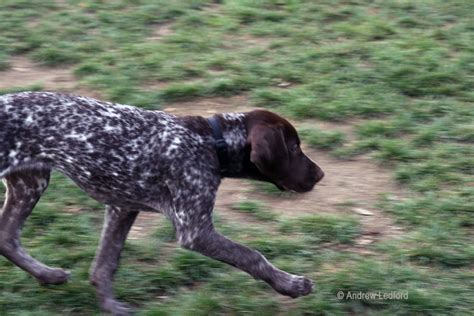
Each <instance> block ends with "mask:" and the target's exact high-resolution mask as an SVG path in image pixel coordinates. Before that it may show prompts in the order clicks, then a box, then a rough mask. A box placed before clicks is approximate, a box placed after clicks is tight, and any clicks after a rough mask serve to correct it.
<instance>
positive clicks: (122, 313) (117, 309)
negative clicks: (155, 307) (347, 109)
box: [101, 298, 133, 316]
mask: <svg viewBox="0 0 474 316" xmlns="http://www.w3.org/2000/svg"><path fill="white" fill-rule="evenodd" d="M101 308H102V310H103V311H104V312H107V313H110V314H112V315H114V316H130V315H133V309H132V308H131V307H130V306H129V305H128V304H125V303H122V302H120V301H118V300H116V299H114V298H108V299H105V301H104V302H103V303H102V305H101Z"/></svg>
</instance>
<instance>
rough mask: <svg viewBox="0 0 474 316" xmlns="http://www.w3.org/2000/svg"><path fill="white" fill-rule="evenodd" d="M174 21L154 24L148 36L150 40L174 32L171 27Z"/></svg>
mask: <svg viewBox="0 0 474 316" xmlns="http://www.w3.org/2000/svg"><path fill="white" fill-rule="evenodd" d="M171 26H172V23H159V24H154V25H153V26H152V29H151V35H150V36H149V37H148V40H150V41H159V40H161V39H162V38H163V37H165V36H168V35H170V34H172V33H173V29H172V28H171Z"/></svg>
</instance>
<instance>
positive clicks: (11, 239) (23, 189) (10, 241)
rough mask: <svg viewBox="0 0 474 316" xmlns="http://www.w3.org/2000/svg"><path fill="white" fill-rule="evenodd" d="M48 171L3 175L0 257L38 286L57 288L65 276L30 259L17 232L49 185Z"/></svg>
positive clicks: (62, 271)
mask: <svg viewBox="0 0 474 316" xmlns="http://www.w3.org/2000/svg"><path fill="white" fill-rule="evenodd" d="M49 175H50V170H29V171H19V172H15V173H12V174H10V175H7V176H6V177H5V179H4V183H5V185H6V188H7V191H6V199H5V202H4V205H3V210H2V214H1V216H0V254H2V255H3V256H5V257H6V258H7V259H9V260H10V261H11V262H13V263H14V264H16V265H17V266H19V267H20V268H22V269H23V270H25V271H27V272H28V273H30V274H31V275H32V276H34V277H35V278H36V279H37V280H38V281H39V282H40V284H42V285H45V284H61V283H64V282H66V281H67V279H68V277H69V273H68V272H66V271H64V270H63V269H59V268H50V267H48V266H46V265H44V264H43V263H41V262H39V261H37V260H36V259H34V258H32V257H31V256H30V255H29V254H28V253H27V252H26V251H25V249H23V247H22V246H21V243H20V237H21V229H22V228H23V224H24V222H25V220H26V218H27V217H28V216H29V215H30V214H31V211H32V210H33V208H34V207H35V205H36V203H37V202H38V201H39V199H40V197H41V194H42V193H43V192H44V190H46V188H47V186H48V183H49Z"/></svg>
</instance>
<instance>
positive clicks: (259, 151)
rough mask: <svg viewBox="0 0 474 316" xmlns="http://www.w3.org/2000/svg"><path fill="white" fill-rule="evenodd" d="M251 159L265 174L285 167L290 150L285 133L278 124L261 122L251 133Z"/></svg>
mask: <svg viewBox="0 0 474 316" xmlns="http://www.w3.org/2000/svg"><path fill="white" fill-rule="evenodd" d="M249 142H250V146H251V147H250V148H251V151H250V161H251V162H252V163H254V164H255V165H256V166H257V168H258V169H259V170H260V171H261V172H262V173H264V174H269V173H270V174H272V171H274V170H275V169H280V168H282V167H283V168H284V167H285V164H286V162H288V150H287V148H286V144H285V141H284V138H283V133H282V131H281V130H280V128H278V127H277V126H268V125H266V124H265V125H264V124H259V125H257V126H254V127H253V128H252V130H251V131H250V134H249Z"/></svg>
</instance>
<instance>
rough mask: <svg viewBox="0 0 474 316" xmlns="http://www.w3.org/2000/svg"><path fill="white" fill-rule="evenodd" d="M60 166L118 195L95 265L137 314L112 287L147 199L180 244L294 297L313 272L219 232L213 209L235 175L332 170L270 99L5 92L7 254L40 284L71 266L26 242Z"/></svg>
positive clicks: (1, 157)
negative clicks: (243, 105)
mask: <svg viewBox="0 0 474 316" xmlns="http://www.w3.org/2000/svg"><path fill="white" fill-rule="evenodd" d="M52 170H57V171H59V172H61V173H62V174H64V175H66V176H67V177H69V178H71V179H72V180H73V181H74V182H75V183H76V184H77V185H78V186H79V187H80V188H81V189H82V190H84V191H85V192H86V193H87V194H88V195H90V196H91V197H92V198H94V199H95V200H97V201H99V202H101V203H104V204H105V205H106V214H105V220H104V227H103V231H102V237H101V242H100V245H99V247H98V250H97V253H96V256H95V258H94V262H93V264H92V266H91V270H90V281H91V283H92V285H93V286H94V287H95V288H96V293H97V298H98V301H99V305H100V307H101V309H102V310H103V311H105V312H109V313H112V314H114V315H128V314H130V313H131V309H130V308H129V307H128V306H127V305H126V304H125V303H122V302H120V301H118V300H117V299H116V298H115V297H114V295H113V290H112V282H113V275H114V273H115V271H116V270H117V268H118V264H119V258H120V253H121V250H122V248H123V245H124V242H125V239H126V238H127V234H128V232H129V230H130V228H131V226H132V224H133V222H134V220H135V218H136V217H137V214H138V213H139V212H140V211H149V212H161V213H163V214H165V215H166V216H167V217H168V218H169V219H170V220H171V222H172V223H173V225H174V228H175V232H176V235H177V240H178V242H179V244H180V245H181V246H182V247H184V248H186V249H189V250H193V251H196V252H199V253H201V254H203V255H205V256H208V257H211V258H213V259H216V260H219V261H222V262H225V263H227V264H230V265H232V266H234V267H236V268H238V269H241V270H243V271H245V272H247V273H249V274H250V275H251V276H253V277H254V278H255V279H260V280H263V281H265V282H267V283H268V284H269V285H270V286H271V287H272V288H273V289H275V290H276V291H277V292H279V293H281V294H283V295H287V296H290V297H293V298H295V297H299V296H302V295H307V294H309V293H310V292H311V291H312V289H313V282H312V281H311V280H310V279H308V278H305V277H303V276H297V275H292V274H289V273H286V272H284V271H282V270H279V269H278V268H276V267H275V266H273V265H272V264H271V263H270V262H269V261H268V260H267V259H266V258H265V257H264V256H263V255H262V254H260V253H259V252H257V251H255V250H252V249H250V248H247V247H245V246H243V245H240V244H238V243H236V242H233V241H231V240H229V239H227V238H226V237H224V236H223V235H221V234H219V233H218V232H216V230H215V229H214V226H213V223H212V210H213V206H214V202H215V198H216V192H217V189H218V187H219V184H220V182H221V179H222V178H224V177H232V178H249V179H256V180H261V181H267V182H271V183H273V184H275V185H276V186H277V187H278V188H279V189H280V190H291V191H296V192H307V191H310V190H312V189H313V187H314V186H315V184H316V183H317V182H318V181H320V180H321V179H322V178H323V176H324V173H323V171H322V169H321V168H320V167H319V166H318V165H317V164H316V163H315V162H313V161H312V160H311V159H310V158H308V157H307V156H306V155H305V154H304V153H303V152H302V150H301V147H300V140H299V138H298V134H297V132H296V130H295V128H294V127H293V126H292V125H291V124H290V123H289V122H288V121H287V120H285V119H284V118H282V117H280V116H278V115H277V114H274V113H272V112H269V111H266V110H254V111H250V112H245V113H227V114H216V115H215V116H213V117H212V118H209V119H206V118H203V117H200V116H184V117H177V116H174V115H171V114H167V113H165V112H161V111H147V110H143V109H139V108H136V107H132V106H127V105H121V104H114V103H109V102H102V101H99V100H95V99H91V98H87V97H82V96H74V95H67V94H59V93H53V92H22V93H13V94H6V95H3V96H0V178H2V179H3V182H4V184H5V186H6V189H7V190H6V200H5V202H4V205H3V210H2V214H1V217H0V254H2V255H3V256H5V257H6V258H8V259H9V260H10V261H11V262H12V263H14V264H16V265H17V266H19V267H20V268H22V269H23V270H25V271H26V272H28V273H30V274H31V275H32V276H33V277H35V278H36V279H37V280H38V281H39V282H40V284H43V285H44V284H61V283H64V282H66V281H67V280H68V277H69V273H68V272H66V271H64V270H63V269H60V268H52V267H48V266H46V265H45V264H43V263H41V262H39V261H37V260H36V259H34V258H33V257H31V256H30V255H29V254H28V253H27V252H26V251H25V250H24V249H23V248H22V246H21V243H20V235H21V228H22V226H23V223H24V221H25V220H26V218H27V217H28V215H30V213H31V211H32V210H33V208H34V207H35V205H36V203H37V202H38V200H39V199H40V196H41V194H42V193H43V192H44V191H45V190H46V188H47V186H48V183H49V176H50V173H51V171H52Z"/></svg>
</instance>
